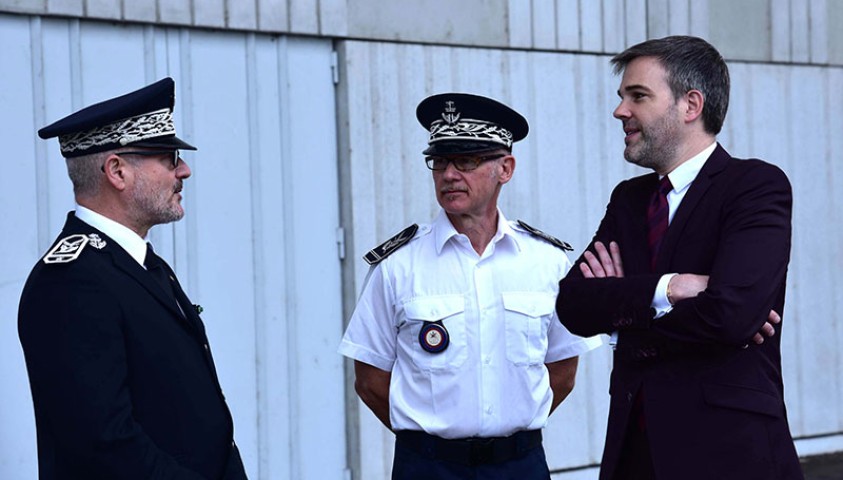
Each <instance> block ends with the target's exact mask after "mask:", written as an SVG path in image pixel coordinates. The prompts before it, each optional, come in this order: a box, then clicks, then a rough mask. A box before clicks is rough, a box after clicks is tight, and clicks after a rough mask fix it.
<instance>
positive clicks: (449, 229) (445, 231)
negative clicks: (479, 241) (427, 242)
mask: <svg viewBox="0 0 843 480" xmlns="http://www.w3.org/2000/svg"><path fill="white" fill-rule="evenodd" d="M432 226H433V235H434V238H435V239H436V254H437V255H438V254H440V253H442V249H443V248H445V244H446V243H448V240H450V239H451V238H453V237H455V236H457V235H459V234H460V233H459V232H458V231H457V229H456V228H454V225H453V224H452V223H451V220H449V219H448V215H447V214H446V213H445V210H441V209H440V210H439V215H438V216H437V217H436V219H435V220H434V221H433V225H432ZM504 238H509V239H511V240H512V242H513V244H514V246H515V248H517V249H519V250H520V249H521V246H520V245H519V244H518V236H517V235H515V231H514V230H513V229H512V227H511V226H510V225H509V222H508V221H507V220H506V217H505V216H504V214H503V212H502V211H501V210H500V208H499V209H498V230H497V232H495V235H494V236H493V237H492V240H491V242H490V243H498V242H499V241H500V240H503V239H504Z"/></svg>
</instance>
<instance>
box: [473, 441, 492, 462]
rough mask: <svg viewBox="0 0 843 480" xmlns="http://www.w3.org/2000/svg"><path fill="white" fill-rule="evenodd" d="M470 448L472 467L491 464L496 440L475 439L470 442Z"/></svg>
mask: <svg viewBox="0 0 843 480" xmlns="http://www.w3.org/2000/svg"><path fill="white" fill-rule="evenodd" d="M468 446H469V449H468V462H469V464H470V465H472V466H473V465H483V464H486V463H491V461H492V459H493V458H494V454H495V439H494V438H476V439H475V438H473V439H471V440H470V441H469V443H468Z"/></svg>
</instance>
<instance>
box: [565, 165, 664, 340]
mask: <svg viewBox="0 0 843 480" xmlns="http://www.w3.org/2000/svg"><path fill="white" fill-rule="evenodd" d="M626 185H627V182H621V183H620V184H618V186H617V187H615V190H614V191H613V192H612V196H611V199H610V200H609V205H608V206H607V207H606V214H605V215H604V217H603V220H601V221H600V226H599V227H598V229H597V233H595V234H594V238H593V239H592V240H591V243H590V244H589V245H588V247H587V248H586V250H590V251H592V252H594V243H595V242H598V241H600V242H603V243H604V244H606V245H608V243H609V242H611V241H619V240H620V235H619V233H620V231H619V229H620V226H619V222H618V220H619V217H620V216H621V215H622V214H621V213H619V210H620V205H622V204H623V202H624V200H623V199H622V198H623V195H622V193H621V192H622V191H623V190H624V188H625V186H626ZM621 243H623V242H621ZM621 256H622V259H623V261H624V264H625V265H629V264H630V262H629V260H630V258H629V251H628V250H625V249H624V246H623V245H621ZM583 261H584V259H583V257H582V256H580V258H578V259H577V261H576V262H575V264H574V267H573V268H571V270H570V271H569V272H568V274H567V275H566V276H565V278H563V279H562V281H560V282H559V295H558V296H557V298H556V312H557V314H558V316H559V320H560V321H561V322H562V324H563V325H565V327H566V328H567V329H568V330H569V331H570V332H571V333H574V334H576V335H580V336H592V335H597V334H600V333H605V334H608V333H612V332H614V331H618V330H624V329H646V328H649V327H650V325H651V322H652V320H653V316H654V311H653V309H652V308H650V303H651V301H652V298H653V292H655V289H656V284H657V283H658V280H659V277H660V275H651V274H643V275H628V276H626V277H624V278H585V277H583V275H582V272H581V271H580V268H579V265H580V263H582V262H583Z"/></svg>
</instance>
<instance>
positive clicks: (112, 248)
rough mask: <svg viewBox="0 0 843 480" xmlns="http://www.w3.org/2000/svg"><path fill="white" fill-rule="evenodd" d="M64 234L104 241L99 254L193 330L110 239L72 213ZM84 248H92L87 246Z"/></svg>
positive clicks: (153, 282) (151, 280)
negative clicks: (91, 237)
mask: <svg viewBox="0 0 843 480" xmlns="http://www.w3.org/2000/svg"><path fill="white" fill-rule="evenodd" d="M64 232H65V234H74V233H81V234H83V235H88V234H91V233H96V234H97V235H99V236H100V237H101V238H102V239H103V240H105V246H104V247H103V248H102V249H101V252H103V253H107V254H109V256H110V257H111V261H112V263H114V266H115V267H117V268H118V269H119V270H122V271H123V272H124V273H125V274H126V275H128V276H130V277H132V278H133V279H134V280H135V281H136V282H138V283H139V284H140V286H141V287H143V288H144V289H146V291H147V292H149V294H150V295H152V296H153V297H154V298H155V299H156V300H157V301H158V302H159V303H161V304H162V305H163V306H164V307H166V308H167V309H168V310H169V311H170V312H171V313H172V314H173V315H175V316H176V317H177V318H178V319H179V321H181V322H182V323H184V324H185V325H186V326H188V327H190V328H191V329H194V330H195V327H194V325H193V322H192V321H188V320H187V319H186V318H185V316H184V315H182V313H181V311H180V310H179V307H178V305H174V304H173V300H172V298H171V297H169V296H168V295H167V294H166V293H165V292H164V290H162V288H161V286H160V285H158V283H157V282H156V281H155V279H153V278H152V275H150V274H149V272H147V271H146V269H144V268H143V266H141V265H140V264H139V263H138V262H137V261H135V259H134V258H132V256H131V255H129V253H128V252H126V251H125V250H123V247H121V246H120V245H119V244H118V243H117V242H116V241H114V240H113V239H112V238H111V237H109V236H108V235H106V234H104V233H102V232H101V231H99V230H97V229H96V228H94V227H92V226H90V225H88V224H87V223H85V222H83V221H82V220H79V219H78V218H76V216H75V215H74V214H73V213H72V212H71V213H70V214H69V215H68V218H67V222H66V223H65V227H64ZM86 248H92V247H90V246H88V247H86ZM179 290H181V289H179ZM182 295H184V293H182ZM185 313H186V312H185Z"/></svg>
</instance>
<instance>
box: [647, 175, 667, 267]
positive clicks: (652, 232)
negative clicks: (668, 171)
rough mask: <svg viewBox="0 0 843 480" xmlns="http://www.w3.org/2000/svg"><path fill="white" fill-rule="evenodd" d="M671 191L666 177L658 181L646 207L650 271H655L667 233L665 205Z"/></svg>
mask: <svg viewBox="0 0 843 480" xmlns="http://www.w3.org/2000/svg"><path fill="white" fill-rule="evenodd" d="M671 190H673V185H671V184H670V179H669V178H667V175H665V176H664V177H662V179H661V181H659V186H658V188H657V189H656V191H655V192H653V196H652V198H651V199H650V205H649V206H648V207H647V227H648V233H647V243H648V244H649V246H650V269H651V270H653V271H655V270H656V258H657V257H658V255H659V249H660V248H661V246H662V240H663V239H664V235H665V233H667V220H668V213H669V212H670V207H668V204H667V194H668V193H670V191H671Z"/></svg>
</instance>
